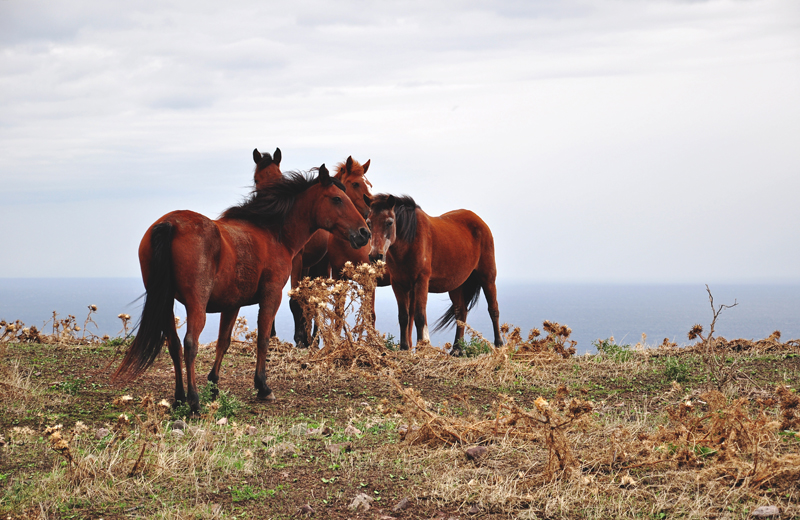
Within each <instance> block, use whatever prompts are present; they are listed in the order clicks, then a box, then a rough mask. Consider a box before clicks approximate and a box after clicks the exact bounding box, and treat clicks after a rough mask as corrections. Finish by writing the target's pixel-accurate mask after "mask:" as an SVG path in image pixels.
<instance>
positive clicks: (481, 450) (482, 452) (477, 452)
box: [464, 446, 489, 460]
mask: <svg viewBox="0 0 800 520" xmlns="http://www.w3.org/2000/svg"><path fill="white" fill-rule="evenodd" d="M464 453H465V454H466V455H467V459H468V460H478V459H480V458H483V457H485V456H486V454H487V453H489V448H487V447H486V446H473V447H472V448H469V449H468V450H467V451H465V452H464Z"/></svg>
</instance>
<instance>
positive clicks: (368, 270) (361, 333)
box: [289, 262, 394, 368]
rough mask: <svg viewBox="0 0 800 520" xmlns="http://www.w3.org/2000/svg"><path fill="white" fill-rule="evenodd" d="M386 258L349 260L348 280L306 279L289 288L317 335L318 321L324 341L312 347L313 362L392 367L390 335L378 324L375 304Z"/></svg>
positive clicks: (309, 329) (346, 272) (345, 272)
mask: <svg viewBox="0 0 800 520" xmlns="http://www.w3.org/2000/svg"><path fill="white" fill-rule="evenodd" d="M385 269H386V264H384V263H383V262H378V263H377V264H375V265H369V264H361V265H359V266H354V265H353V264H352V263H351V262H347V263H346V264H345V267H344V269H343V270H342V274H343V275H344V276H345V277H346V279H344V280H333V279H330V278H329V279H322V278H315V279H313V280H312V279H309V278H305V279H303V280H302V281H301V282H300V284H299V285H298V286H297V287H296V288H294V289H292V290H291V291H289V297H296V299H297V301H299V302H301V305H302V307H303V315H304V317H305V320H306V324H307V327H308V330H307V333H308V335H309V337H311V327H312V323H314V322H316V323H317V329H318V333H317V334H318V336H317V338H315V339H314V342H318V341H319V339H321V340H322V342H323V347H322V348H321V349H320V350H319V351H317V352H313V353H311V354H310V355H309V356H308V358H307V362H309V363H320V362H324V363H327V364H330V365H333V366H346V367H351V368H355V367H373V368H379V367H392V366H394V362H393V361H392V360H391V356H387V354H388V353H389V352H390V351H389V349H388V348H386V341H385V339H384V337H383V336H382V335H381V334H380V333H378V331H377V330H376V329H375V323H374V316H373V312H374V311H373V309H374V297H375V288H376V287H377V279H378V278H379V277H380V276H382V275H383V273H384V271H385Z"/></svg>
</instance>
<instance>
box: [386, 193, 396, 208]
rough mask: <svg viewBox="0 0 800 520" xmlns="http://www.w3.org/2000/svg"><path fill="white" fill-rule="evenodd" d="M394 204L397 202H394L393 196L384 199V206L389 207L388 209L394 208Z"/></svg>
mask: <svg viewBox="0 0 800 520" xmlns="http://www.w3.org/2000/svg"><path fill="white" fill-rule="evenodd" d="M395 203H397V201H396V200H394V195H389V198H388V199H386V204H387V205H388V206H390V207H392V208H394V205H395Z"/></svg>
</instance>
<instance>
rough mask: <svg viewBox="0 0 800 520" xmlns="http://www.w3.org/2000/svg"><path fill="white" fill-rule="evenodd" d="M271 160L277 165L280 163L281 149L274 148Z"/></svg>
mask: <svg viewBox="0 0 800 520" xmlns="http://www.w3.org/2000/svg"><path fill="white" fill-rule="evenodd" d="M272 162H274V163H275V164H277V165H278V166H280V165H281V149H280V148H275V153H274V154H272Z"/></svg>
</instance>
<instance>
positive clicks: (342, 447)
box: [325, 442, 353, 455]
mask: <svg viewBox="0 0 800 520" xmlns="http://www.w3.org/2000/svg"><path fill="white" fill-rule="evenodd" d="M325 449H327V450H328V451H329V452H330V453H331V455H339V454H340V453H342V452H345V453H350V452H351V451H353V443H352V442H341V443H339V444H328V445H327V446H325Z"/></svg>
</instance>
